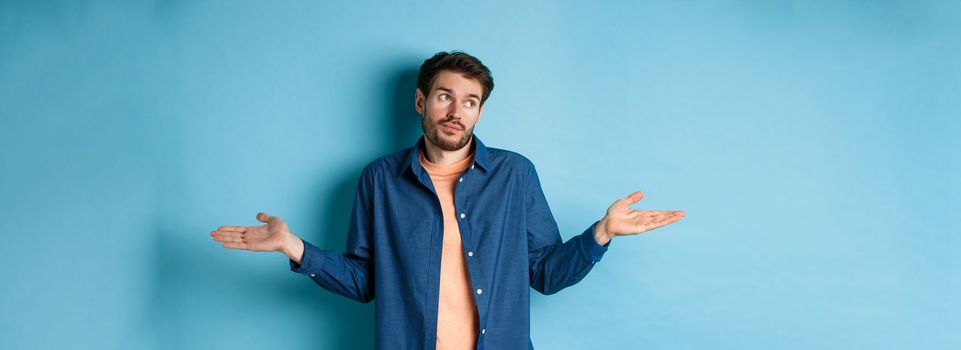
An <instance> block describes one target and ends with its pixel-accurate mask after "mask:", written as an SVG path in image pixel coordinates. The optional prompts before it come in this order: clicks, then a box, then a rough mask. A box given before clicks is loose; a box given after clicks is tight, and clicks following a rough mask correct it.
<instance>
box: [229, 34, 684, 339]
mask: <svg viewBox="0 0 961 350" xmlns="http://www.w3.org/2000/svg"><path fill="white" fill-rule="evenodd" d="M493 88H494V82H493V78H492V77H491V74H490V70H489V69H488V68H487V67H486V66H484V65H483V64H482V63H481V62H480V60H478V59H477V58H475V57H473V56H470V55H468V54H466V53H463V52H453V53H447V52H439V53H437V54H436V55H434V56H433V57H431V58H429V59H427V60H425V61H424V63H423V65H421V67H420V73H419V74H418V77H417V89H416V90H415V96H414V107H415V108H416V110H417V113H418V114H420V115H421V124H422V127H423V129H424V136H423V137H421V138H420V139H419V140H418V142H417V144H416V145H415V146H414V147H411V148H408V149H405V150H402V151H399V152H395V153H393V154H389V155H387V156H384V157H381V158H378V159H376V160H374V161H373V162H371V163H370V164H368V165H367V166H366V167H365V168H364V169H363V171H362V173H361V176H360V181H359V183H358V185H357V192H356V196H355V198H354V203H353V209H352V213H351V217H350V224H349V231H348V237H347V251H346V252H345V253H339V252H334V251H328V250H321V249H318V248H317V247H314V246H313V245H311V244H310V243H308V242H306V241H304V240H302V239H300V238H298V237H297V236H295V235H294V234H293V233H291V232H290V230H289V229H288V227H287V225H286V224H285V223H284V221H283V220H281V219H280V218H279V217H276V216H271V215H268V214H266V213H258V214H257V220H259V221H261V222H263V223H265V224H264V225H261V226H248V227H244V226H223V227H220V228H218V229H217V230H216V231H213V232H211V234H212V235H213V238H214V239H215V240H217V241H221V242H224V244H223V246H224V247H225V248H234V249H246V250H253V251H279V252H282V253H284V254H285V255H287V256H288V257H289V258H290V268H291V270H292V271H294V272H297V273H301V274H305V275H307V276H309V277H310V278H311V279H312V280H313V281H314V282H315V283H317V284H318V285H320V286H321V287H324V288H325V289H327V290H330V291H332V292H334V293H338V294H341V295H343V296H346V297H348V298H351V299H354V300H357V301H360V302H364V303H366V302H370V301H371V300H374V298H375V297H376V299H377V303H376V305H375V316H376V317H375V319H376V321H375V323H376V327H375V333H376V334H375V335H376V340H375V342H376V347H377V348H378V349H435V348H436V349H475V348H476V349H520V348H525V347H528V348H533V345H532V343H531V342H530V336H529V333H530V331H529V330H530V321H529V320H530V314H529V311H530V306H529V301H530V289H528V286H530V287H531V288H534V289H535V290H537V291H538V292H540V293H543V294H553V293H556V292H558V291H560V290H561V289H564V288H566V287H568V286H571V285H573V284H575V283H577V282H579V281H580V280H581V279H582V278H584V276H585V275H587V273H588V272H589V271H590V270H591V268H592V267H593V266H594V264H595V263H596V262H598V261H600V259H601V256H603V254H604V252H606V251H607V247H608V246H609V245H610V241H611V239H612V238H613V237H615V236H621V235H632V234H638V233H641V232H645V231H649V230H652V229H654V228H657V227H660V226H663V225H667V224H669V223H672V222H675V221H677V220H680V219H681V217H683V216H684V212H682V211H638V210H632V209H630V208H629V207H628V206H629V205H631V204H634V203H636V202H637V201H639V200H640V199H641V197H642V194H641V193H640V192H634V193H632V194H631V195H629V196H628V197H626V198H622V199H619V200H617V201H615V202H614V203H613V204H612V205H611V206H610V207H609V208H608V209H607V214H606V215H605V216H604V217H603V218H601V219H600V220H598V221H596V222H594V223H593V224H592V225H591V226H590V227H588V228H587V229H586V230H585V231H584V232H583V233H582V234H580V235H577V236H575V237H573V238H571V239H570V240H568V241H567V242H563V243H562V240H561V237H560V233H559V232H558V228H557V223H556V222H555V221H554V217H553V216H552V214H551V211H550V208H549V207H548V204H547V200H546V199H545V196H544V193H543V192H542V190H541V186H540V181H539V179H538V176H537V172H536V171H535V169H534V165H533V164H532V163H531V162H530V161H529V160H528V159H527V158H525V157H523V156H521V155H520V154H517V153H514V152H511V151H507V150H502V149H497V148H488V147H486V146H485V145H484V144H483V143H482V142H481V140H480V139H479V138H477V136H475V135H474V134H473V129H474V126H475V125H476V124H477V122H478V121H479V120H480V117H481V112H482V110H483V105H484V102H485V101H486V100H487V98H488V97H490V93H491V90H493Z"/></svg>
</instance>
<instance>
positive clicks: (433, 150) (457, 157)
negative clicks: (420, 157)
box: [424, 135, 474, 165]
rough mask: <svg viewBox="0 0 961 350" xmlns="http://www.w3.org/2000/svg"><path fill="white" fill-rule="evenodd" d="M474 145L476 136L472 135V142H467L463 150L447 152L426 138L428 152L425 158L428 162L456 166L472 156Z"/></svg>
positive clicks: (425, 143)
mask: <svg viewBox="0 0 961 350" xmlns="http://www.w3.org/2000/svg"><path fill="white" fill-rule="evenodd" d="M473 143H474V136H473V135H471V137H470V141H467V144H466V145H464V147H461V149H459V150H456V151H445V150H443V149H441V148H440V147H437V146H435V145H434V144H433V143H431V142H430V139H429V138H427V137H424V147H425V148H427V150H426V152H424V153H425V154H424V157H426V158H427V161H428V162H431V163H434V164H439V165H448V164H454V163H457V162H459V161H462V160H464V158H467V156H470V149H471V145H472V144H473Z"/></svg>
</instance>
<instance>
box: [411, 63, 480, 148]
mask: <svg viewBox="0 0 961 350" xmlns="http://www.w3.org/2000/svg"><path fill="white" fill-rule="evenodd" d="M483 91H484V90H483V87H481V84H480V82H478V81H477V80H474V79H469V78H465V77H464V76H462V75H461V74H460V73H455V72H452V71H446V70H445V71H440V72H438V73H437V75H435V76H434V82H433V84H432V85H431V87H430V91H429V92H428V94H427V95H426V96H425V95H424V94H423V93H422V92H421V91H420V89H417V92H416V95H415V97H414V106H415V108H416V109H417V113H419V114H420V115H421V118H420V119H421V126H422V127H423V128H424V136H426V137H427V140H428V141H430V143H432V144H434V145H435V146H437V147H440V149H443V150H445V151H456V150H459V149H461V148H464V146H467V143H468V142H470V140H471V136H472V135H473V134H474V125H476V124H477V121H478V120H480V115H481V105H480V101H481V95H482V94H483Z"/></svg>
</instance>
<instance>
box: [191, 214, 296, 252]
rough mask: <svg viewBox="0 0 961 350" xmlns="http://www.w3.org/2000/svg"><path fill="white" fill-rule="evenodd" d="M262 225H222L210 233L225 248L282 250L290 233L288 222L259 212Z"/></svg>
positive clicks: (263, 250)
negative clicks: (222, 243)
mask: <svg viewBox="0 0 961 350" xmlns="http://www.w3.org/2000/svg"><path fill="white" fill-rule="evenodd" d="M257 221H260V222H263V223H265V224H263V225H260V226H221V227H219V228H217V230H215V231H211V232H210V235H211V236H213V238H214V240H217V241H220V242H224V248H233V249H244V250H252V251H258V252H269V251H280V250H281V249H282V248H283V247H284V239H285V238H286V236H287V235H289V234H290V231H289V230H288V229H287V224H286V223H285V222H284V221H283V220H281V219H280V217H277V216H270V215H267V214H266V213H257Z"/></svg>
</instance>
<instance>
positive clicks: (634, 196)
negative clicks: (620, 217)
mask: <svg viewBox="0 0 961 350" xmlns="http://www.w3.org/2000/svg"><path fill="white" fill-rule="evenodd" d="M641 198H644V193H643V192H641V191H637V192H634V193H631V194H630V195H628V196H627V197H626V198H624V199H622V200H623V201H625V203H626V204H627V205H631V204H634V203H637V202H638V201H640V200H641Z"/></svg>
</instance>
